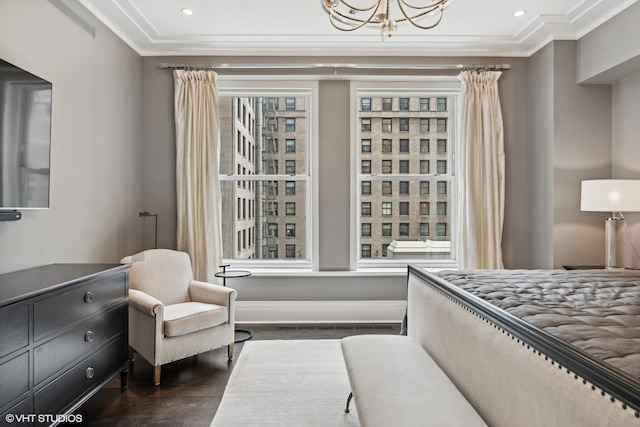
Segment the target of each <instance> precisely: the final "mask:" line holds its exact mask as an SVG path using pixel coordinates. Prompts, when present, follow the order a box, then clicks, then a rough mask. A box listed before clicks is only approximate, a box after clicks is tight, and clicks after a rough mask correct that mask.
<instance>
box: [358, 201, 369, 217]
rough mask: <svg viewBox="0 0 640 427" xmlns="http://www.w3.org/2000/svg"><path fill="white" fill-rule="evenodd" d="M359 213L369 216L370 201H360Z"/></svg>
mask: <svg viewBox="0 0 640 427" xmlns="http://www.w3.org/2000/svg"><path fill="white" fill-rule="evenodd" d="M360 214H361V215H362V216H371V202H362V205H361V206H360Z"/></svg>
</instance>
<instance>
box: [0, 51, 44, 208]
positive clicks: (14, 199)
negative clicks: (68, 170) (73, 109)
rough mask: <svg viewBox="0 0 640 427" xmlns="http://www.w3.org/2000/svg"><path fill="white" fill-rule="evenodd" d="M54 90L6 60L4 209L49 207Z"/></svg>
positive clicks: (1, 89)
mask: <svg viewBox="0 0 640 427" xmlns="http://www.w3.org/2000/svg"><path fill="white" fill-rule="evenodd" d="M51 89H52V85H51V83H50V82H48V81H46V80H44V79H42V78H40V77H38V76H36V75H34V74H31V73H29V72H28V71H26V70H23V69H22V68H20V67H17V66H15V65H13V64H10V63H8V62H6V61H3V60H1V59H0V209H3V210H4V209H42V208H48V207H49V192H50V191H49V181H50V169H49V166H50V158H51V155H50V153H51Z"/></svg>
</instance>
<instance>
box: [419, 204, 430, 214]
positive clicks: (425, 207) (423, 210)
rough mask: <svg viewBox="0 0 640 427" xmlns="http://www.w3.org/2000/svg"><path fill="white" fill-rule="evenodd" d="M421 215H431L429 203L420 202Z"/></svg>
mask: <svg viewBox="0 0 640 427" xmlns="http://www.w3.org/2000/svg"><path fill="white" fill-rule="evenodd" d="M420 215H421V216H428V215H429V202H420Z"/></svg>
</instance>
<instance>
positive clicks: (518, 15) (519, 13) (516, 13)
mask: <svg viewBox="0 0 640 427" xmlns="http://www.w3.org/2000/svg"><path fill="white" fill-rule="evenodd" d="M526 13H527V11H526V10H517V11H515V12H513V16H515V17H516V18H519V17H520V16H524V15H525V14H526Z"/></svg>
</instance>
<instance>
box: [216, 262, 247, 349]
mask: <svg viewBox="0 0 640 427" xmlns="http://www.w3.org/2000/svg"><path fill="white" fill-rule="evenodd" d="M220 267H222V271H218V272H217V273H215V274H214V276H216V277H221V278H222V286H225V287H226V286H227V279H237V278H240V277H249V276H251V272H250V271H247V270H227V267H229V266H228V265H221V266H220ZM251 338H253V334H252V333H251V332H250V331H246V330H244V329H236V330H235V338H234V340H233V342H234V343H238V342H244V341H247V340H250V339H251Z"/></svg>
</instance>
